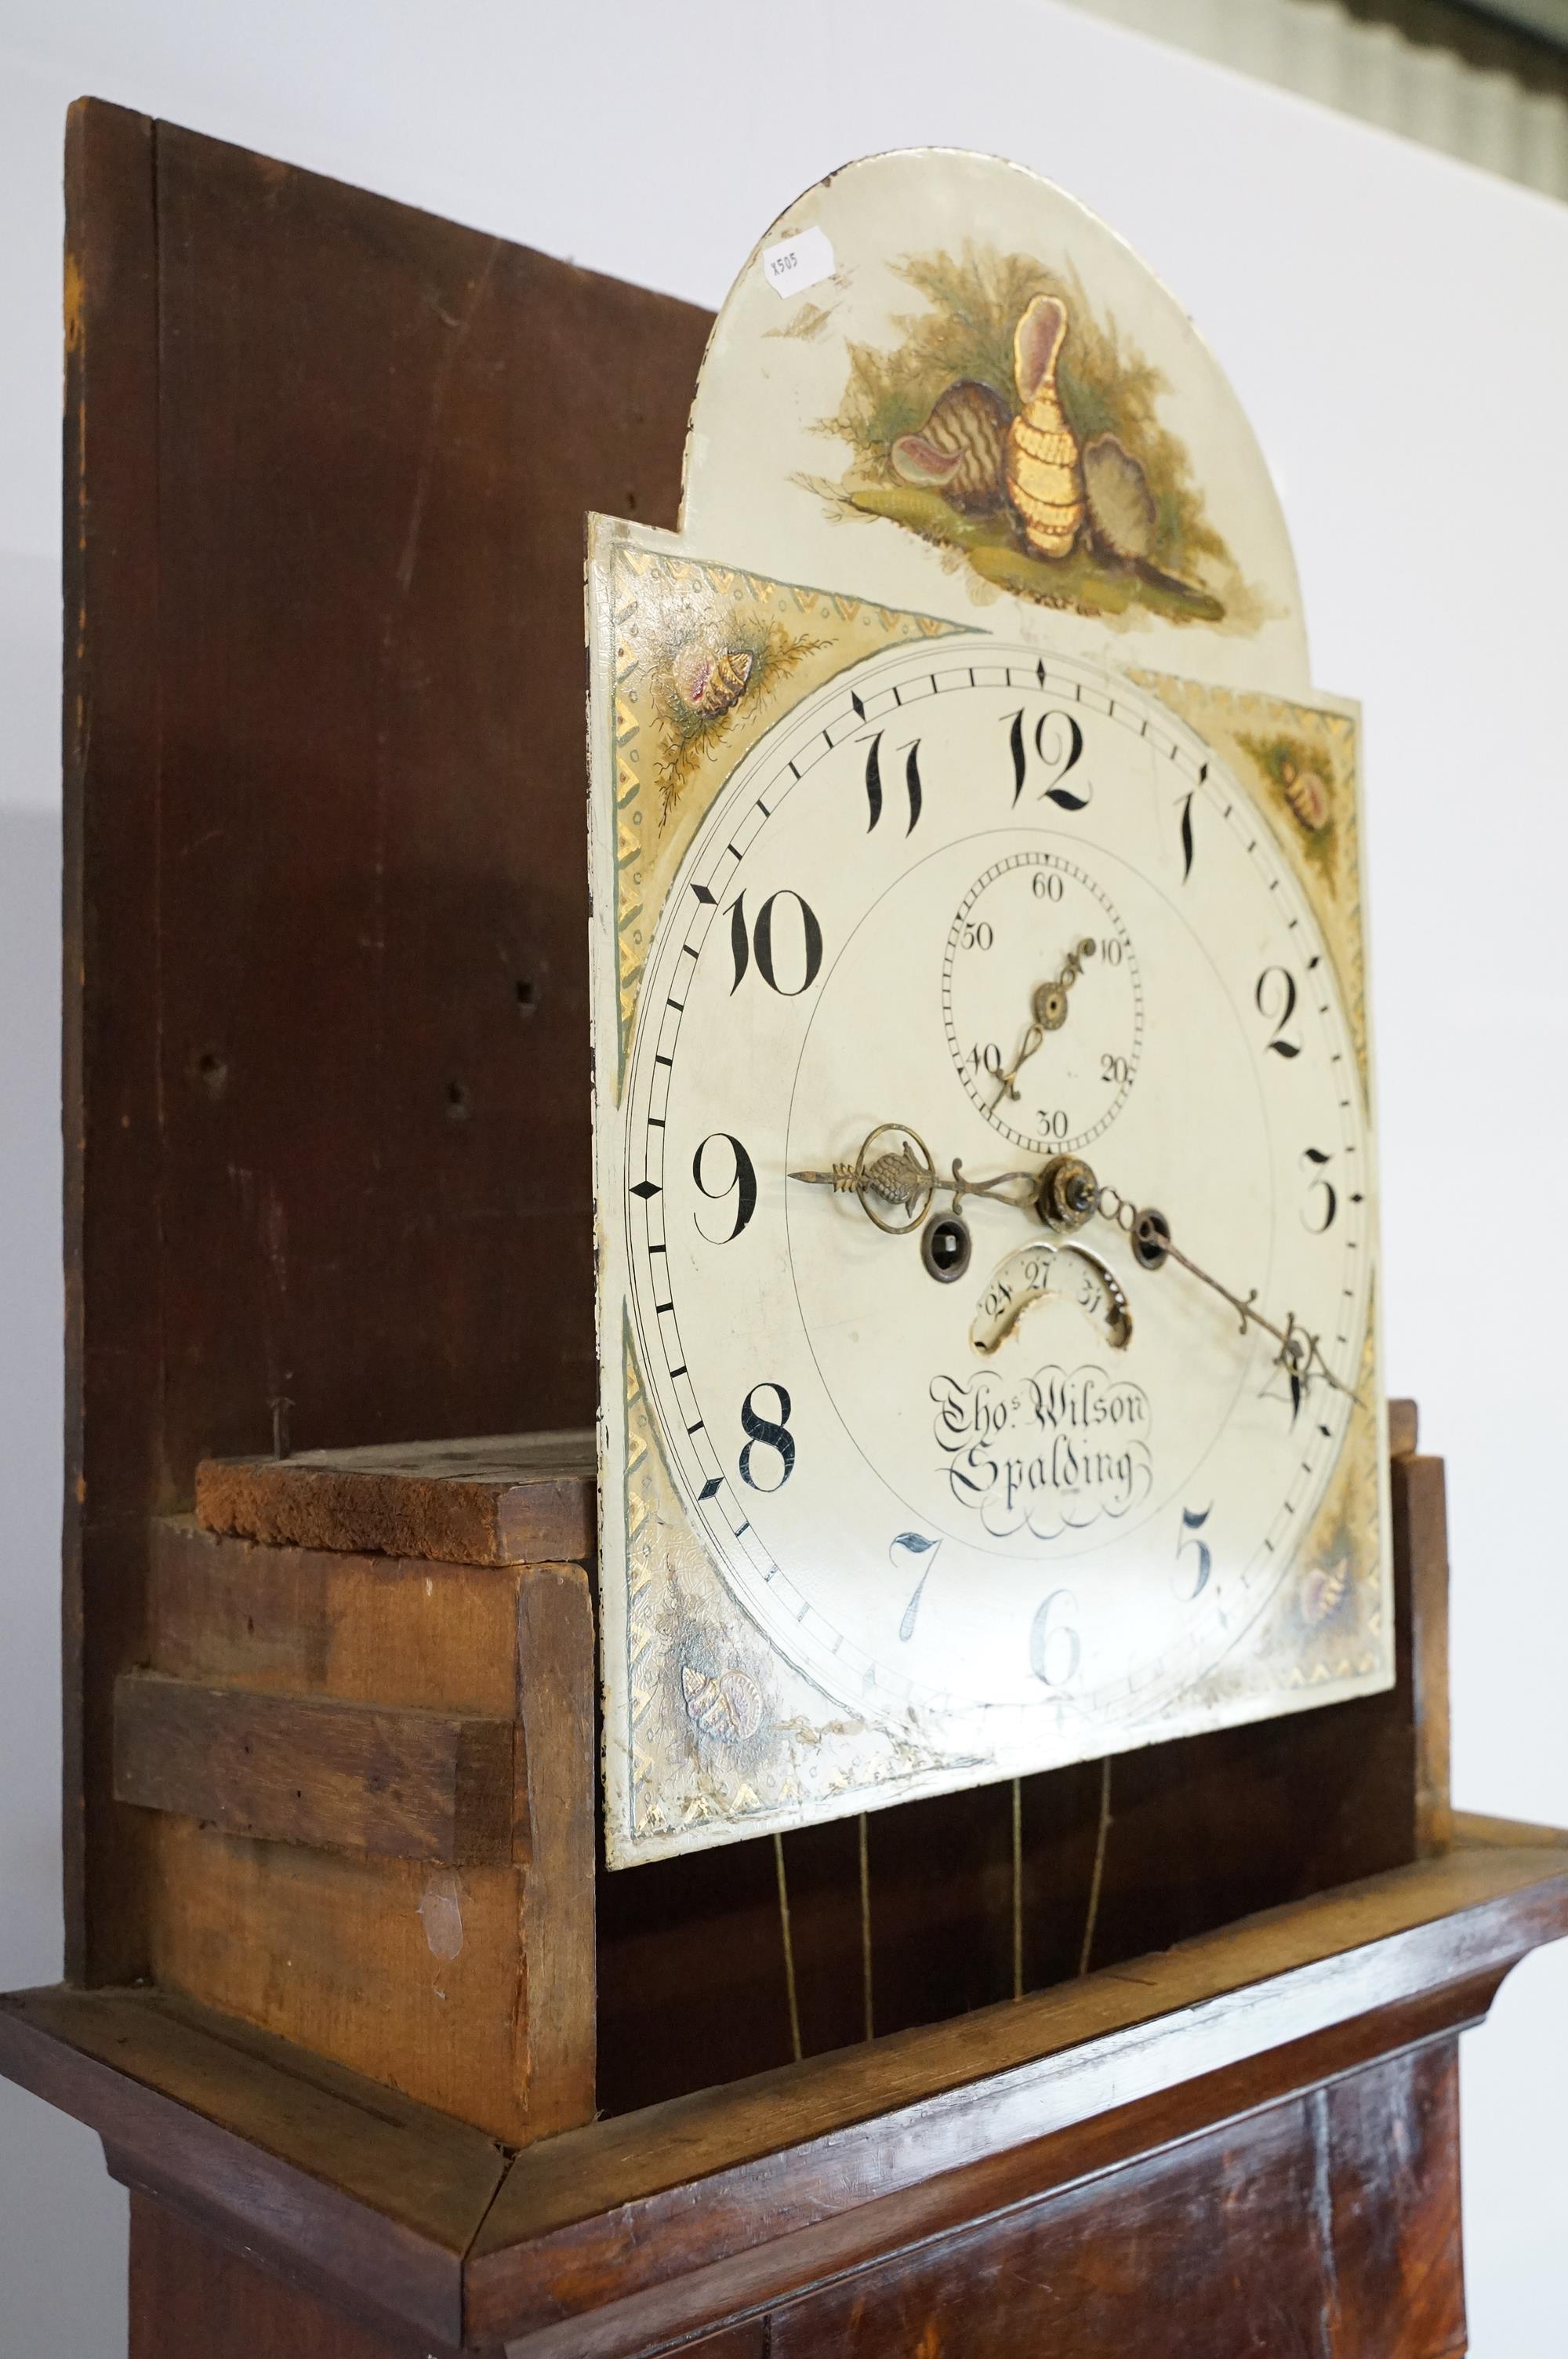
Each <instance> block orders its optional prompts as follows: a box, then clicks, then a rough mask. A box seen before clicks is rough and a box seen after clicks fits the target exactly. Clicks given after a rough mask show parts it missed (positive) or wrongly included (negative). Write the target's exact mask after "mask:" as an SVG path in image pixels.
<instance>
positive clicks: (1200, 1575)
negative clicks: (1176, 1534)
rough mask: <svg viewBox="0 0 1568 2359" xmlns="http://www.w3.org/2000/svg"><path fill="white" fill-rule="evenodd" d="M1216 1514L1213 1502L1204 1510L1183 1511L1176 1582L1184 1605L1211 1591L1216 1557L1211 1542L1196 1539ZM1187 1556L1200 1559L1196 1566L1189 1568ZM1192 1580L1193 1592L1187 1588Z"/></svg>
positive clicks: (1186, 1509) (1189, 1508)
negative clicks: (1187, 1584) (1207, 1590)
mask: <svg viewBox="0 0 1568 2359" xmlns="http://www.w3.org/2000/svg"><path fill="white" fill-rule="evenodd" d="M1213 1513H1214V1502H1213V1500H1212V1499H1211V1500H1210V1501H1209V1503H1208V1506H1206V1507H1205V1508H1203V1509H1201V1510H1199V1509H1197V1508H1195V1507H1184V1508H1183V1509H1182V1537H1181V1538H1180V1539H1179V1540H1178V1541H1177V1542H1176V1571H1175V1573H1174V1575H1173V1583H1174V1587H1175V1592H1176V1594H1177V1596H1178V1597H1179V1598H1180V1599H1181V1601H1182V1603H1183V1604H1184V1605H1191V1604H1192V1603H1194V1601H1195V1599H1197V1598H1199V1597H1201V1596H1202V1595H1203V1593H1204V1591H1205V1590H1206V1588H1207V1587H1208V1577H1209V1574H1210V1572H1211V1571H1213V1569H1214V1556H1213V1553H1212V1551H1211V1549H1210V1548H1209V1544H1208V1542H1207V1541H1206V1539H1199V1538H1196V1537H1195V1535H1196V1534H1198V1533H1200V1532H1201V1531H1202V1530H1203V1527H1204V1526H1205V1525H1206V1523H1207V1521H1208V1519H1209V1517H1210V1516H1212V1515H1213ZM1187 1556H1195V1557H1196V1558H1197V1563H1196V1565H1195V1566H1194V1567H1189V1566H1187V1565H1185V1564H1184V1563H1183V1561H1182V1560H1183V1558H1184V1557H1187ZM1189 1580H1190V1582H1191V1583H1192V1586H1191V1587H1190V1588H1188V1587H1187V1586H1186V1585H1185V1584H1186V1583H1187V1582H1188V1581H1189Z"/></svg>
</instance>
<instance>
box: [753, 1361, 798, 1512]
mask: <svg viewBox="0 0 1568 2359" xmlns="http://www.w3.org/2000/svg"><path fill="white" fill-rule="evenodd" d="M759 1393H773V1394H774V1395H775V1396H776V1397H777V1400H778V1405H779V1413H778V1416H777V1418H776V1419H774V1418H771V1417H763V1416H762V1415H761V1414H760V1412H759V1411H758V1410H757V1409H756V1408H753V1406H752V1403H753V1402H754V1401H755V1400H756V1397H757V1395H758V1394H759ZM741 1426H742V1428H743V1429H744V1430H745V1431H746V1433H747V1434H748V1435H749V1436H750V1439H749V1440H748V1441H747V1442H746V1444H745V1446H744V1447H743V1449H742V1450H741V1482H742V1483H745V1484H749V1485H750V1487H751V1488H752V1490H753V1491H782V1490H783V1489H784V1484H786V1483H787V1482H788V1481H789V1478H790V1476H791V1475H792V1474H793V1473H794V1472H795V1436H794V1434H793V1433H791V1431H790V1430H789V1395H788V1393H787V1392H785V1390H784V1386H783V1385H781V1384H775V1383H774V1382H773V1379H772V1378H771V1377H770V1378H769V1379H768V1380H767V1381H766V1382H764V1383H762V1384H760V1385H753V1386H752V1389H751V1391H750V1392H749V1393H748V1394H747V1395H746V1397H745V1399H744V1400H743V1401H742V1402H741ZM758 1448H762V1449H764V1450H772V1451H775V1452H776V1453H777V1457H778V1461H779V1466H780V1469H781V1472H780V1474H779V1479H778V1481H777V1482H776V1483H759V1482H758V1480H757V1478H756V1476H755V1475H754V1474H753V1473H752V1451H753V1450H756V1449H758Z"/></svg>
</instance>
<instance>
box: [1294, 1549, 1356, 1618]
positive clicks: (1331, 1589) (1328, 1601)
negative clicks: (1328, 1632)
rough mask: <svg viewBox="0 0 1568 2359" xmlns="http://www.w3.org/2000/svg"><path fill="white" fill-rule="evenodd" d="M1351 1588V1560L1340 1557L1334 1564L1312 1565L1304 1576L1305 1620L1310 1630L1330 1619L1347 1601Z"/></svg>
mask: <svg viewBox="0 0 1568 2359" xmlns="http://www.w3.org/2000/svg"><path fill="white" fill-rule="evenodd" d="M1349 1587H1350V1560H1349V1558H1348V1557H1343V1556H1342V1557H1337V1558H1336V1560H1335V1561H1334V1562H1333V1563H1332V1564H1327V1565H1309V1567H1308V1568H1307V1570H1306V1571H1305V1572H1304V1573H1303V1576H1302V1589H1301V1601H1302V1620H1303V1622H1304V1623H1305V1624H1306V1625H1307V1627H1308V1628H1309V1629H1310V1630H1315V1629H1318V1628H1320V1627H1321V1625H1323V1624H1324V1623H1325V1622H1327V1621H1329V1620H1330V1619H1331V1618H1332V1617H1333V1616H1334V1615H1335V1614H1337V1613H1338V1611H1339V1609H1340V1607H1341V1606H1342V1605H1343V1604H1344V1603H1345V1599H1346V1593H1347V1592H1348V1590H1349Z"/></svg>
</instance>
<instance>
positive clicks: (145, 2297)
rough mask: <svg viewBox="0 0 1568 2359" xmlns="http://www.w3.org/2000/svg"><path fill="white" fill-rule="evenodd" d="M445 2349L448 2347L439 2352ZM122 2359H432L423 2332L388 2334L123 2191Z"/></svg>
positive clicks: (435, 2356) (158, 2205)
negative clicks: (125, 2279) (127, 2229)
mask: <svg viewBox="0 0 1568 2359" xmlns="http://www.w3.org/2000/svg"><path fill="white" fill-rule="evenodd" d="M444 2347H445V2348H448V2349H449V2347H450V2346H444ZM128 2359H438V2354H437V2353H436V2352H433V2351H432V2350H431V2348H430V2338H429V2336H428V2335H427V2334H426V2335H420V2336H419V2337H417V2338H415V2337H414V2336H413V2335H412V2334H410V2333H407V2332H402V2333H398V2334H395V2335H388V2334H384V2333H382V2332H378V2331H377V2330H376V2329H374V2328H372V2327H368V2326H366V2325H364V2324H362V2323H361V2322H360V2321H357V2320H354V2319H352V2318H351V2317H350V2316H349V2314H348V2312H347V2311H346V2310H341V2309H339V2308H338V2307H337V2306H336V2305H335V2304H330V2303H328V2302H325V2301H323V2300H321V2299H320V2298H319V2296H318V2295H317V2294H314V2293H311V2292H308V2291H307V2289H306V2288H304V2287H303V2286H297V2285H289V2284H286V2283H285V2282H284V2280H283V2279H282V2278H281V2277H275V2276H274V2275H273V2273H272V2271H271V2270H270V2269H258V2268H256V2267H254V2264H253V2263H251V2262H249V2261H247V2260H246V2259H244V2258H243V2256H242V2255H240V2254H238V2253H234V2252H232V2251H230V2250H229V2249H228V2247H227V2246H225V2245H221V2244H219V2243H217V2242H216V2241H215V2239H214V2238H212V2237H211V2236H208V2235H204V2234H202V2232H201V2230H200V2228H198V2227H196V2226H194V2225H193V2224H192V2223H191V2222H190V2221H189V2220H187V2219H184V2218H182V2217H181V2216H180V2214H179V2213H178V2212H174V2211H171V2210H170V2209H169V2207H168V2204H166V2203H159V2202H156V2201H154V2199H153V2198H152V2197H151V2196H150V2195H144V2194H142V2193H141V2192H140V2191H139V2190H136V2189H133V2190H132V2192H131V2255H130V2347H129V2354H128Z"/></svg>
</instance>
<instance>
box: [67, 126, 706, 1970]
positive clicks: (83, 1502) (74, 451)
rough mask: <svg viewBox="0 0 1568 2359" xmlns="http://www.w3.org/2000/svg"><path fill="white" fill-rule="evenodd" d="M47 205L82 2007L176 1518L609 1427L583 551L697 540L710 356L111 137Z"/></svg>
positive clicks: (214, 170) (687, 340)
mask: <svg viewBox="0 0 1568 2359" xmlns="http://www.w3.org/2000/svg"><path fill="white" fill-rule="evenodd" d="M68 183H69V201H70V219H69V230H68V239H69V247H70V287H71V289H72V304H71V321H72V343H71V355H70V399H69V418H68V450H67V522H66V551H67V615H68V630H67V647H68V667H69V671H68V682H67V747H66V751H67V820H66V825H67V841H68V846H69V854H68V858H69V871H70V873H69V878H68V886H67V918H68V936H69V939H68V947H67V955H66V982H67V991H66V1005H67V1120H66V1139H67V1160H68V1182H67V1185H68V1195H69V1202H70V1258H71V1273H70V1357H69V1375H68V1399H69V1420H70V1444H69V1451H68V1497H67V1512H68V1542H67V1546H68V1566H69V1567H70V1568H72V1569H71V1570H69V1571H68V1597H67V1636H68V1651H69V1655H70V1662H71V1664H72V1669H71V1670H70V1673H69V1674H68V1677H69V1679H70V1687H71V1692H72V1699H73V1700H72V1705H71V1723H72V1737H71V1749H70V1760H69V1764H68V1770H67V1777H68V1797H67V1823H68V1830H70V1833H71V1838H72V1851H71V1858H72V1865H71V1867H70V1886H71V1896H70V1922H71V1928H72V1931H71V1944H70V1960H71V1971H72V1972H73V1973H78V1974H81V1975H85V1976H86V1977H87V1978H88V1979H90V1980H103V1979H121V1978H124V1979H129V1978H131V1977H134V1976H135V1975H137V1974H139V1973H143V1972H145V1971H146V1966H147V1962H148V1948H147V1933H146V1915H145V1884H144V1879H143V1875H142V1872H141V1867H140V1860H141V1856H142V1852H141V1837H142V1832H143V1830H141V1829H139V1828H138V1826H137V1824H136V1822H135V1820H134V1819H133V1818H131V1817H130V1816H129V1814H128V1813H125V1812H124V1811H123V1810H117V1809H116V1806H115V1804H114V1800H113V1797H112V1790H111V1767H110V1704H111V1696H112V1690H113V1685H114V1679H115V1677H116V1676H117V1675H118V1673H119V1672H121V1671H123V1670H127V1669H135V1668H136V1666H137V1664H138V1663H139V1662H141V1661H142V1660H144V1659H145V1640H144V1632H143V1627H142V1621H141V1616H142V1613H143V1608H144V1603H145V1555H144V1549H145V1531H146V1518H147V1517H149V1515H155V1514H161V1513H167V1512H169V1511H171V1510H176V1509H178V1508H180V1507H183V1506H188V1505H189V1500H190V1495H191V1485H192V1478H193V1474H194V1470H195V1467H196V1464H197V1462H198V1461H199V1460H200V1459H201V1458H203V1457H206V1456H209V1455H212V1454H222V1455H232V1454H235V1453H238V1452H243V1451H265V1450H269V1449H271V1448H272V1447H273V1446H274V1443H275V1438H276V1439H278V1440H283V1439H287V1440H290V1441H292V1443H293V1444H294V1446H296V1447H302V1448H310V1447H312V1446H314V1445H322V1446H325V1445H339V1444H349V1443H356V1442H362V1443H371V1442H377V1441H388V1440H404V1439H406V1437H408V1436H409V1435H424V1436H427V1437H436V1436H438V1435H441V1434H443V1433H446V1434H452V1433H467V1434H473V1433H495V1432H509V1431H516V1430H519V1429H526V1428H538V1429H548V1428H562V1427H569V1426H578V1427H580V1426H584V1425H586V1424H588V1423H589V1421H590V1419H591V1417H592V1413H593V1408H594V1370H593V1334H592V1317H591V1264H590V1254H591V1218H590V1205H589V1101H588V1087H587V1080H588V1021H587V942H588V906H587V890H588V888H587V867H586V854H585V848H584V841H583V836H584V809H585V797H584V779H583V767H584V749H583V731H582V691H583V656H582V645H581V636H582V635H581V612H582V577H581V568H582V517H583V512H584V510H585V509H586V508H589V507H599V508H604V509H608V510H611V511H612V512H615V513H619V514H633V515H637V516H643V517H644V518H648V519H650V520H653V521H654V522H659V523H673V522H674V521H675V516H676V506H677V500H678V493H679V476H680V457H681V449H682V444H683V440H684V436H685V430H686V419H687V407H688V404H689V401H690V397H691V391H692V386H693V384H694V382H695V377H696V372H697V362H698V360H699V358H700V354H701V351H702V346H703V342H704V340H705V338H706V335H707V331H708V315H707V314H705V313H703V312H701V311H698V310H694V309H692V308H690V307H688V306H686V305H683V304H679V303H676V302H674V301H672V300H670V299H667V298H665V297H661V296H657V295H652V294H646V293H643V292H642V291H641V290H639V289H637V288H630V287H624V286H621V285H618V284H616V283H614V282H612V281H609V280H605V279H601V278H596V277H592V276H590V275H589V274H588V273H586V272H583V271H579V270H576V269H573V268H571V267H569V266H567V265H564V264H559V263H556V262H552V261H550V260H549V259H547V258H546V257H545V256H542V255H535V254H531V253H529V252H527V251H526V250H524V249H523V248H519V247H514V246H508V245H503V244H501V243H500V242H499V241H497V240H495V239H493V238H489V237H486V236H484V235H482V234H479V233H477V232H475V231H472V230H469V229H464V228H460V227H459V226H456V225H455V224H451V223H444V222H439V221H436V220H433V219H431V218H429V217H427V216H425V215H421V214H419V213H416V212H412V211H410V210H408V209H407V208H406V207H402V206H398V205H395V204H391V203H389V202H387V201H385V200H384V199H382V198H378V197H373V196H370V195H366V194H364V193H362V192H360V191H357V190H350V189H346V188H342V187H340V186H338V185H336V184H334V183H332V182H330V181H327V180H322V179H317V178H315V177H313V176H312V175H310V174H308V173H303V172H298V171H295V170H293V169H291V168H288V167H286V166H283V165H280V164H276V163H271V162H268V161H266V160H265V159H264V158H258V157H254V156H249V155H246V154H244V153H243V152H242V151H240V150H238V149H235V148H232V147H222V146H220V145H218V144H217V143H215V142H212V141H210V140H204V139H200V138H198V137H195V136H192V135H190V134H189V133H187V132H183V131H178V130H174V129H172V128H169V127H168V126H162V125H152V124H149V123H148V122H146V121H145V120H144V119H141V118H139V117H135V116H133V115H128V114H124V113H123V112H121V111H119V110H117V109H114V108H107V107H103V106H101V105H98V104H95V103H88V104H87V105H86V106H84V107H83V108H81V109H79V110H78V111H77V113H76V114H75V116H74V117H73V125H72V132H71V147H70V161H69V170H68ZM606 353H613V354H614V356H615V359H614V365H613V366H607V365H606V364H605V355H606ZM78 1567H79V1568H80V1570H79V1571H77V1570H75V1569H74V1568H78Z"/></svg>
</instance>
